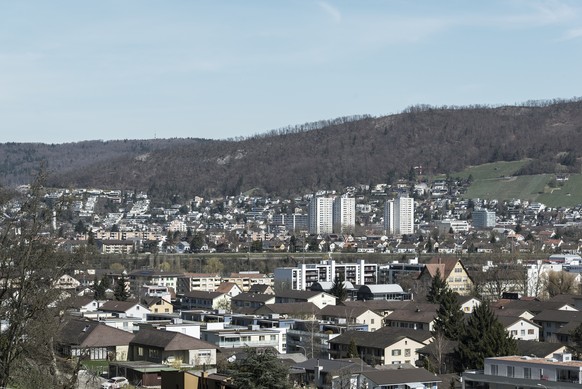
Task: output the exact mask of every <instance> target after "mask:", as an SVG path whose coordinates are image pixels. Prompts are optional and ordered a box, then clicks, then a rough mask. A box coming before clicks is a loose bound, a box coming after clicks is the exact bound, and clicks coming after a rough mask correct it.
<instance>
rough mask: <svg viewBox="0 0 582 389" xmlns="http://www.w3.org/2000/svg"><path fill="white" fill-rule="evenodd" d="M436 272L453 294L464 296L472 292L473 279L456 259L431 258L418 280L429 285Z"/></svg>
mask: <svg viewBox="0 0 582 389" xmlns="http://www.w3.org/2000/svg"><path fill="white" fill-rule="evenodd" d="M437 270H438V272H439V273H440V275H441V278H443V279H444V280H445V281H446V283H447V285H448V286H449V288H450V289H451V290H452V291H453V292H457V293H458V294H460V295H462V296H465V295H468V294H470V293H471V291H472V290H473V288H474V283H473V279H472V278H471V276H470V275H469V272H468V271H467V269H466V268H465V266H464V265H463V263H462V262H461V260H460V259H458V258H456V257H442V258H441V257H438V258H432V259H431V260H430V261H429V262H428V263H427V264H426V266H425V267H424V269H422V271H421V273H420V276H419V280H421V281H422V282H424V283H426V284H427V285H430V283H431V281H432V279H433V278H434V277H435V276H436V274H437Z"/></svg>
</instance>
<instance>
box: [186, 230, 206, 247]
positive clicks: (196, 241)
mask: <svg viewBox="0 0 582 389" xmlns="http://www.w3.org/2000/svg"><path fill="white" fill-rule="evenodd" d="M205 244H206V239H205V238H204V234H202V233H200V232H197V233H195V234H194V236H192V239H191V240H190V248H191V249H192V250H194V251H198V250H201V249H202V246H204V245H205Z"/></svg>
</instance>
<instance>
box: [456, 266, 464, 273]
mask: <svg viewBox="0 0 582 389" xmlns="http://www.w3.org/2000/svg"><path fill="white" fill-rule="evenodd" d="M462 271H463V269H461V268H460V267H456V268H455V273H461V272H462Z"/></svg>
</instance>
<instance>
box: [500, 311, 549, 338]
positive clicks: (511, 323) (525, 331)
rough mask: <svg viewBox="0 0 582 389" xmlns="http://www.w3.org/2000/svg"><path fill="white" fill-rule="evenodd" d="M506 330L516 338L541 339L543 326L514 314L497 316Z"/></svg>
mask: <svg viewBox="0 0 582 389" xmlns="http://www.w3.org/2000/svg"><path fill="white" fill-rule="evenodd" d="M497 320H499V322H500V323H501V324H502V325H503V327H504V328H505V331H507V333H508V334H509V336H511V337H512V338H514V339H519V340H535V341H539V340H540V328H541V326H540V325H538V324H535V323H533V322H531V321H529V320H527V319H524V318H521V317H512V316H497Z"/></svg>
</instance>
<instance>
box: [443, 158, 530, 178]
mask: <svg viewBox="0 0 582 389" xmlns="http://www.w3.org/2000/svg"><path fill="white" fill-rule="evenodd" d="M528 162H529V161H528V160H527V159H524V160H521V161H511V162H503V161H502V162H494V163H486V164H483V165H479V166H470V167H468V168H466V169H465V170H463V171H462V172H459V173H455V174H452V176H453V177H461V178H467V177H469V175H472V176H473V180H486V179H493V178H500V177H508V176H511V175H513V174H514V173H515V172H516V171H518V170H519V169H520V168H521V167H522V166H523V165H525V164H526V163H528Z"/></svg>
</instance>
